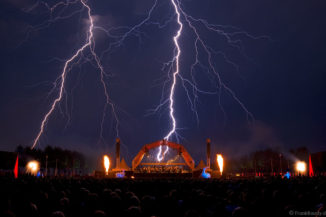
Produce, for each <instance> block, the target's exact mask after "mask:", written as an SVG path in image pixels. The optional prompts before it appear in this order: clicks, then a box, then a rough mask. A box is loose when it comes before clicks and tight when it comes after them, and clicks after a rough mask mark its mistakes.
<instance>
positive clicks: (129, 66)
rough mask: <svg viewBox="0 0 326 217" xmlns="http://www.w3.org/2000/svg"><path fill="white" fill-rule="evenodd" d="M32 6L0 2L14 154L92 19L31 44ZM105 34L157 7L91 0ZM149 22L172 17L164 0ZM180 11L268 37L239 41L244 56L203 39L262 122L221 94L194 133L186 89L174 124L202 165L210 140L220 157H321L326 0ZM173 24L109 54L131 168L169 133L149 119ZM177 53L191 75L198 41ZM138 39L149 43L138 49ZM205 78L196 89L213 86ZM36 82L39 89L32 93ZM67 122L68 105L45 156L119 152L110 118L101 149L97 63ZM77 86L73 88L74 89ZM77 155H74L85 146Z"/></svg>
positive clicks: (5, 109) (6, 122) (100, 41)
mask: <svg viewBox="0 0 326 217" xmlns="http://www.w3.org/2000/svg"><path fill="white" fill-rule="evenodd" d="M33 3H34V2H30V1H18V0H13V1H10V0H6V1H3V2H1V3H0V32H1V35H0V39H1V40H0V46H1V54H0V55H1V58H0V59H1V64H0V69H1V75H0V76H1V82H2V85H1V87H0V92H1V102H0V111H1V112H0V145H1V149H4V150H14V148H15V147H16V146H17V145H18V144H23V145H31V142H32V140H33V139H34V136H35V135H36V133H37V130H38V129H39V125H40V121H41V118H42V117H43V115H44V114H45V112H46V111H47V110H48V108H49V104H50V102H51V101H52V100H53V98H54V97H55V96H56V92H54V93H53V94H52V95H49V96H47V93H48V91H50V90H51V87H52V86H51V82H53V81H54V80H55V79H56V78H57V76H58V75H59V73H60V72H61V70H62V67H63V62H60V61H53V58H55V57H56V58H60V59H67V58H69V57H70V56H71V55H72V54H73V52H74V51H76V49H77V48H79V47H80V45H81V44H82V43H84V42H85V39H86V34H85V31H86V29H87V25H88V21H87V19H86V18H87V17H86V14H85V11H84V12H83V13H81V14H80V15H76V16H74V17H72V18H70V19H68V20H61V21H58V22H56V23H53V24H51V25H50V26H49V27H48V28H45V29H41V30H38V31H35V32H33V33H32V34H31V35H30V37H29V38H28V40H27V41H26V42H24V43H22V44H21V46H19V47H17V45H18V44H19V43H20V42H21V41H23V40H24V38H25V36H26V27H27V26H28V25H35V24H38V23H40V22H42V21H43V19H44V18H45V17H44V15H41V14H40V13H36V12H33V13H32V12H30V13H27V12H26V10H23V9H24V8H28V6H31V5H32V4H33ZM89 3H90V4H91V7H92V10H93V18H94V19H95V22H96V24H97V25H100V26H104V27H106V28H110V27H116V26H122V25H124V26H132V25H135V24H137V23H138V22H139V21H141V20H142V19H144V17H145V16H146V12H147V11H148V10H149V9H150V7H151V6H152V4H153V1H150V0H142V1H131V0H130V1H127V0H125V1H89ZM159 3H160V4H159V7H158V8H157V9H156V11H155V12H154V14H153V20H155V21H164V20H166V19H168V18H169V17H171V16H173V10H171V5H170V4H169V3H168V1H164V2H163V1H159ZM183 7H184V9H185V10H186V11H187V12H189V13H191V14H193V15H194V16H195V17H201V18H205V19H207V20H208V21H209V22H211V23H217V24H225V25H233V26H237V27H239V28H241V29H244V30H247V31H248V32H250V33H252V34H253V35H256V36H257V35H267V36H269V37H270V38H271V39H272V40H252V39H248V38H247V39H246V38H242V39H243V50H240V51H239V50H236V49H232V48H230V47H228V46H227V45H225V44H224V42H225V41H223V40H221V39H220V38H216V37H215V36H213V35H210V34H208V33H207V35H205V38H207V40H208V41H209V42H210V43H211V46H212V47H214V48H216V49H218V50H221V51H223V52H225V53H226V54H227V55H228V57H229V58H230V59H232V61H234V62H235V63H236V64H237V65H238V66H239V70H237V69H236V68H235V67H233V66H232V65H230V64H228V63H225V61H224V60H223V58H221V57H220V58H217V59H214V60H215V61H216V64H217V65H218V67H219V69H220V70H221V73H222V77H223V78H224V79H225V81H226V82H227V84H228V85H229V86H230V87H232V89H233V90H234V91H235V92H236V93H237V95H238V97H239V98H240V99H241V100H242V101H243V102H244V104H245V105H246V106H247V107H248V109H249V110H250V111H251V112H252V113H253V114H254V116H255V118H256V119H257V121H256V124H255V125H253V126H252V125H248V124H247V119H246V115H245V113H244V112H243V110H241V108H240V107H239V105H238V104H236V103H235V102H234V100H232V99H231V98H230V96H229V95H228V94H227V93H224V94H223V96H222V105H223V106H224V110H225V111H226V115H227V116H226V117H225V116H224V115H223V113H222V111H221V109H220V107H219V103H218V97H217V96H201V98H200V100H199V104H198V112H199V115H200V122H199V125H197V122H196V119H195V116H194V114H193V113H192V112H191V110H190V109H189V103H188V102H187V100H186V98H185V93H184V91H183V90H182V88H180V87H178V88H177V92H176V97H177V99H178V100H177V102H176V114H177V115H176V117H177V120H178V126H179V127H180V128H182V129H181V130H180V133H181V134H182V136H184V137H185V140H182V144H184V145H185V146H186V147H187V149H188V150H189V152H190V153H191V154H192V155H193V156H194V157H195V159H196V160H198V159H200V158H204V157H203V156H204V152H205V149H204V146H205V139H206V138H207V137H210V138H212V141H213V144H214V147H213V148H214V150H215V151H220V150H222V151H225V152H227V153H230V154H238V153H245V152H248V151H252V150H255V149H261V148H264V147H280V148H281V149H284V150H286V149H290V148H292V147H297V146H302V145H305V146H308V148H309V149H310V150H312V151H317V150H325V149H326V147H325V144H326V136H325V133H324V132H325V128H326V125H325V123H326V102H325V93H326V85H325V81H326V77H325V76H326V74H325V68H326V62H325V58H326V53H325V50H326V41H325V40H324V39H325V38H326V30H325V28H323V27H324V26H326V14H325V13H324V12H325V9H326V2H325V1H323V0H319V1H317V0H316V1H306V0H296V1H287V2H284V1H280V0H279V1H275V0H273V1H272V0H267V1H260V0H259V1H258V0H251V1H240V0H232V1H213V0H212V1H209V0H205V1H195V0H193V1H190V0H189V1H183ZM175 28H176V23H175V22H171V23H169V25H167V27H166V28H164V29H158V28H156V27H154V26H145V27H143V28H142V31H143V32H144V33H146V37H145V38H143V40H141V41H139V38H137V37H135V36H131V37H130V38H128V39H127V40H126V41H125V44H124V45H123V46H121V47H119V49H116V50H115V51H114V53H113V54H112V55H105V56H104V59H103V65H104V67H105V70H107V72H109V73H110V74H111V75H112V77H110V79H109V81H108V84H109V91H110V94H111V97H112V99H113V100H114V102H116V104H117V106H118V108H119V115H120V118H121V137H122V138H121V139H122V141H123V149H122V152H123V153H122V154H123V155H128V156H127V160H131V158H132V156H134V155H135V154H136V153H137V151H138V150H139V149H140V147H141V146H142V145H144V144H146V143H150V142H153V141H156V140H158V139H161V138H162V137H163V136H164V135H165V134H166V132H167V131H168V129H169V119H168V116H167V111H166V110H164V111H163V112H162V113H161V114H157V115H154V116H146V114H147V111H148V109H151V108H153V107H154V106H155V105H157V103H159V99H160V94H161V90H162V86H160V85H159V86H155V85H154V84H156V83H155V81H157V80H158V79H159V78H161V77H162V76H164V73H163V72H162V71H161V70H160V69H161V67H162V63H163V62H166V61H169V58H171V55H172V54H173V43H172V36H173V34H175ZM185 33H186V34H185V35H183V36H182V39H181V40H182V41H181V46H182V47H183V49H184V50H183V51H184V52H183V53H182V57H181V62H182V70H183V71H182V72H183V73H188V72H189V66H188V65H187V64H189V63H190V62H191V61H192V60H193V58H194V55H193V51H194V48H193V46H192V44H191V39H193V35H192V34H190V31H189V29H187V28H185ZM95 36H96V44H97V47H96V51H97V52H101V51H103V50H104V49H105V48H106V47H107V46H108V43H109V42H110V41H109V39H108V38H107V37H106V36H105V34H104V33H103V32H101V31H99V30H96V32H95ZM140 42H141V43H140ZM203 74H204V73H200V74H199V79H200V85H201V86H202V87H205V88H206V87H207V88H210V87H211V85H212V83H211V82H210V81H209V80H208V79H207V78H204V77H202V76H201V75H203ZM35 84H37V85H35ZM67 84H68V88H67V91H68V95H69V103H68V104H69V105H68V109H69V111H72V113H71V114H72V116H71V121H70V123H69V124H68V125H67V127H66V128H65V126H66V123H67V116H65V115H62V114H61V111H65V105H64V104H61V108H62V110H60V109H57V110H56V111H55V113H54V114H53V117H51V118H50V120H49V123H48V127H47V129H46V134H45V136H44V137H43V138H42V140H41V141H42V144H41V146H40V147H44V146H45V145H46V144H50V145H57V146H62V147H66V148H72V149H79V150H84V151H85V152H87V153H91V152H92V154H94V155H96V154H99V153H102V152H103V151H106V152H109V153H112V152H113V151H114V146H113V145H114V131H113V125H114V123H113V122H112V120H111V119H110V116H109V115H108V118H107V121H106V123H105V125H104V126H105V132H104V136H105V139H106V143H105V144H102V143H98V137H99V126H100V125H99V123H100V118H101V112H102V108H103V103H104V98H103V91H102V88H101V86H100V85H99V73H98V71H97V70H96V69H95V68H94V67H93V66H92V65H91V64H89V63H84V64H83V65H82V66H81V67H75V68H74V69H73V70H72V71H71V72H70V73H69V75H68V81H67ZM72 87H73V88H72ZM77 147H78V148H77Z"/></svg>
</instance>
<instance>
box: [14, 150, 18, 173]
mask: <svg viewBox="0 0 326 217" xmlns="http://www.w3.org/2000/svg"><path fill="white" fill-rule="evenodd" d="M14 176H15V179H17V178H18V154H17V158H16V163H15V168H14Z"/></svg>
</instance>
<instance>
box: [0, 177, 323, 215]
mask: <svg viewBox="0 0 326 217" xmlns="http://www.w3.org/2000/svg"><path fill="white" fill-rule="evenodd" d="M0 179H1V196H0V198H1V201H0V206H1V207H0V216H6V217H9V216H10V217H12V216H17V217H21V216H30V217H43V216H44V217H72V216H79V217H101V216H107V217H110V216H126V217H134V216H135V217H136V216H144V217H151V216H161V217H165V216H166V217H168V216H186V217H197V216H202V217H204V216H288V215H290V214H291V213H293V212H307V211H310V212H317V211H320V212H324V210H325V203H326V194H325V193H326V180H325V178H323V177H314V178H309V177H296V178H290V179H282V178H281V177H277V178H275V177H272V178H259V179H257V178H253V179H231V180H226V179H210V180H203V179H149V178H148V179H95V178H90V177H88V178H81V177H79V178H36V177H31V176H26V177H20V178H19V179H13V178H12V177H8V176H2V177H0Z"/></svg>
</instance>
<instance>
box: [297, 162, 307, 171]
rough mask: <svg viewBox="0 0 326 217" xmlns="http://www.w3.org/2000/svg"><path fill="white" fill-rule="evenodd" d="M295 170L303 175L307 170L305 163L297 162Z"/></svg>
mask: <svg viewBox="0 0 326 217" xmlns="http://www.w3.org/2000/svg"><path fill="white" fill-rule="evenodd" d="M296 169H297V171H298V172H299V173H305V172H306V170H307V167H306V163H305V162H304V161H298V162H297V164H296Z"/></svg>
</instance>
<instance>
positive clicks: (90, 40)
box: [32, 0, 119, 149]
mask: <svg viewBox="0 0 326 217" xmlns="http://www.w3.org/2000/svg"><path fill="white" fill-rule="evenodd" d="M79 1H80V3H81V4H82V5H83V8H85V9H86V10H87V15H88V20H89V23H90V25H89V28H88V32H87V39H86V42H85V44H84V45H82V46H81V47H80V48H79V49H78V50H77V51H76V52H75V53H74V54H73V55H72V56H71V57H70V59H68V60H67V61H66V62H65V64H64V67H63V70H62V73H61V75H60V77H59V78H58V79H57V81H59V95H58V96H57V98H55V99H54V101H53V102H52V104H51V107H50V110H49V111H48V112H47V113H46V114H45V116H44V118H43V120H42V122H41V126H40V130H39V132H38V134H37V136H36V138H35V139H34V142H33V145H32V149H33V148H35V146H36V145H37V144H38V142H39V140H40V138H41V136H42V134H43V133H44V129H45V127H46V124H47V122H48V120H49V118H50V116H51V115H52V114H53V111H54V110H55V108H56V107H57V105H58V104H59V103H60V102H61V101H62V98H63V95H64V93H65V82H66V76H67V73H68V72H69V71H70V70H71V68H72V66H70V65H71V64H72V63H74V61H75V60H76V59H77V58H78V57H79V56H81V55H82V54H83V52H84V51H85V50H86V49H87V48H89V50H90V53H91V55H92V57H93V58H94V60H95V63H96V67H97V68H98V69H99V71H100V79H101V83H102V85H103V89H104V95H105V98H106V102H105V105H104V110H103V115H102V121H101V135H102V133H103V124H104V119H105V114H106V110H107V108H108V106H110V107H111V110H112V113H113V117H114V119H115V122H116V134H117V135H116V136H117V137H118V136H119V131H118V125H119V121H118V117H117V113H116V110H115V106H114V104H113V103H112V101H111V99H110V97H109V93H108V89H107V86H106V83H105V76H106V73H105V71H104V68H103V66H102V65H101V62H100V58H99V57H98V55H97V54H96V53H95V39H94V32H93V30H94V20H93V18H92V16H91V8H90V7H89V5H88V4H87V3H86V2H85V1H84V0H79ZM75 2H77V1H74V3H75ZM69 3H71V2H68V3H57V4H56V5H55V6H53V7H51V8H50V10H51V11H53V10H54V9H55V8H56V7H58V6H59V5H61V4H62V5H67V4H69ZM57 19H59V18H56V19H52V20H57ZM44 25H45V24H42V25H41V26H42V28H43V27H44Z"/></svg>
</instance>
